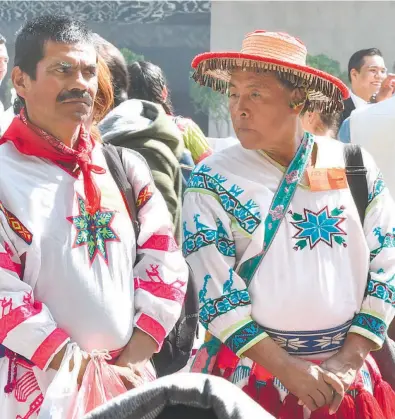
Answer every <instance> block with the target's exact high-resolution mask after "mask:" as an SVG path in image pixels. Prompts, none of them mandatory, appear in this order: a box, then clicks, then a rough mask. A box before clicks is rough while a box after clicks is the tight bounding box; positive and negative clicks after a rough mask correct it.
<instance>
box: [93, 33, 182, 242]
mask: <svg viewBox="0 0 395 419" xmlns="http://www.w3.org/2000/svg"><path fill="white" fill-rule="evenodd" d="M95 42H96V46H97V50H98V52H99V54H100V56H101V57H102V58H103V59H104V61H105V62H106V64H107V65H108V68H109V69H110V71H111V76H112V83H113V87H114V106H115V107H114V109H113V110H112V111H111V112H110V113H109V114H108V115H106V117H105V118H104V119H103V121H102V122H101V123H100V125H99V128H100V131H101V134H102V137H103V140H104V141H105V142H109V143H111V144H113V145H117V146H122V147H126V148H130V149H133V150H135V151H137V152H139V153H140V154H141V155H142V156H143V157H144V158H145V159H146V160H147V163H148V165H149V167H150V169H151V171H152V175H153V178H154V182H155V185H156V187H157V188H158V190H159V191H160V192H161V194H162V195H163V197H164V199H165V201H166V204H167V208H168V210H169V213H170V214H171V217H172V220H173V224H174V233H175V236H176V239H177V242H178V243H181V207H182V202H181V201H182V195H181V190H182V174H181V168H180V163H179V159H180V158H181V156H182V154H183V151H184V146H183V142H182V136H181V133H180V132H179V130H178V129H177V126H176V125H175V124H174V123H173V122H172V120H171V119H170V118H168V117H167V115H166V113H165V111H164V110H163V109H162V107H161V106H160V105H156V104H154V103H152V102H148V101H142V100H128V96H127V91H128V84H129V81H128V78H129V75H128V69H127V65H126V61H125V58H124V57H123V55H122V53H121V52H120V51H119V50H118V48H116V47H115V46H114V45H112V44H110V43H109V42H107V41H106V40H104V39H103V38H101V37H100V36H98V35H95Z"/></svg>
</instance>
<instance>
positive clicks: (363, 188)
mask: <svg viewBox="0 0 395 419" xmlns="http://www.w3.org/2000/svg"><path fill="white" fill-rule="evenodd" d="M344 161H345V163H346V176H347V182H348V186H349V188H350V191H351V195H352V197H353V199H354V202H355V205H356V207H357V210H358V214H359V218H360V220H361V224H362V225H363V223H364V221H365V211H366V208H367V207H368V202H369V193H368V181H367V179H366V174H367V170H366V167H365V165H364V163H363V157H362V150H361V147H359V146H358V145H356V144H347V145H345V146H344Z"/></svg>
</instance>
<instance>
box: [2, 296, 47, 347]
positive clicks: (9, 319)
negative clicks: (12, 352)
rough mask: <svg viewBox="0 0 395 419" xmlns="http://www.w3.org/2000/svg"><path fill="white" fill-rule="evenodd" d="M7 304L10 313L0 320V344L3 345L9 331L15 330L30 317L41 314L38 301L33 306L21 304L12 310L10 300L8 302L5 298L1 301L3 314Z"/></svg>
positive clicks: (40, 304)
mask: <svg viewBox="0 0 395 419" xmlns="http://www.w3.org/2000/svg"><path fill="white" fill-rule="evenodd" d="M7 304H9V307H10V311H9V312H8V314H6V315H4V316H3V317H2V318H1V319H0V343H3V341H4V339H5V338H6V337H7V335H8V333H9V332H11V330H13V329H15V328H16V327H17V326H19V325H20V324H21V323H23V322H24V321H25V320H27V319H29V318H30V317H33V316H35V315H36V314H39V313H41V310H42V303H40V302H39V301H35V302H34V303H33V304H23V305H21V306H19V307H17V308H15V309H12V298H10V299H9V301H7V298H5V299H4V300H3V301H2V307H3V313H4V311H5V310H6V309H7Z"/></svg>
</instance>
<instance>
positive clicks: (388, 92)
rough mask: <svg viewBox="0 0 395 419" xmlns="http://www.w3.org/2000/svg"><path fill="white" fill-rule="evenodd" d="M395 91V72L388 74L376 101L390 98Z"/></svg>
mask: <svg viewBox="0 0 395 419" xmlns="http://www.w3.org/2000/svg"><path fill="white" fill-rule="evenodd" d="M394 93H395V74H388V75H387V78H386V79H385V80H384V81H383V83H382V84H381V87H380V90H379V91H378V92H377V95H376V102H382V101H383V100H386V99H389V98H391V97H392V95H393V94H394Z"/></svg>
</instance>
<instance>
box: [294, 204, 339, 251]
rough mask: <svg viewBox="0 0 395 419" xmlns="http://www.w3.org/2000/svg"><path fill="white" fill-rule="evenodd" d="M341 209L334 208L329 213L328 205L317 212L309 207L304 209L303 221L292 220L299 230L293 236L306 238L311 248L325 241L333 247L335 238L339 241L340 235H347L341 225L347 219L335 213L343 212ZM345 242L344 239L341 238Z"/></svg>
mask: <svg viewBox="0 0 395 419" xmlns="http://www.w3.org/2000/svg"><path fill="white" fill-rule="evenodd" d="M341 213H342V211H341V210H337V209H336V210H334V211H332V213H331V214H329V211H328V207H325V208H323V209H322V210H321V211H319V212H317V213H315V212H313V211H310V210H308V209H305V210H304V218H303V217H302V216H300V218H301V221H298V222H291V224H292V225H293V226H294V227H295V228H296V229H297V230H298V232H297V233H296V234H295V236H293V238H294V239H305V240H308V241H309V244H310V249H313V248H314V247H315V246H316V245H317V244H318V243H319V242H324V243H325V244H327V245H328V246H330V247H332V245H333V239H335V240H336V241H338V238H340V237H339V236H345V235H347V233H346V232H345V231H344V230H343V229H342V228H340V227H339V225H340V224H341V223H342V222H343V221H344V220H345V218H344V217H339V216H337V215H334V214H341ZM341 242H342V243H343V240H342V239H341Z"/></svg>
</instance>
